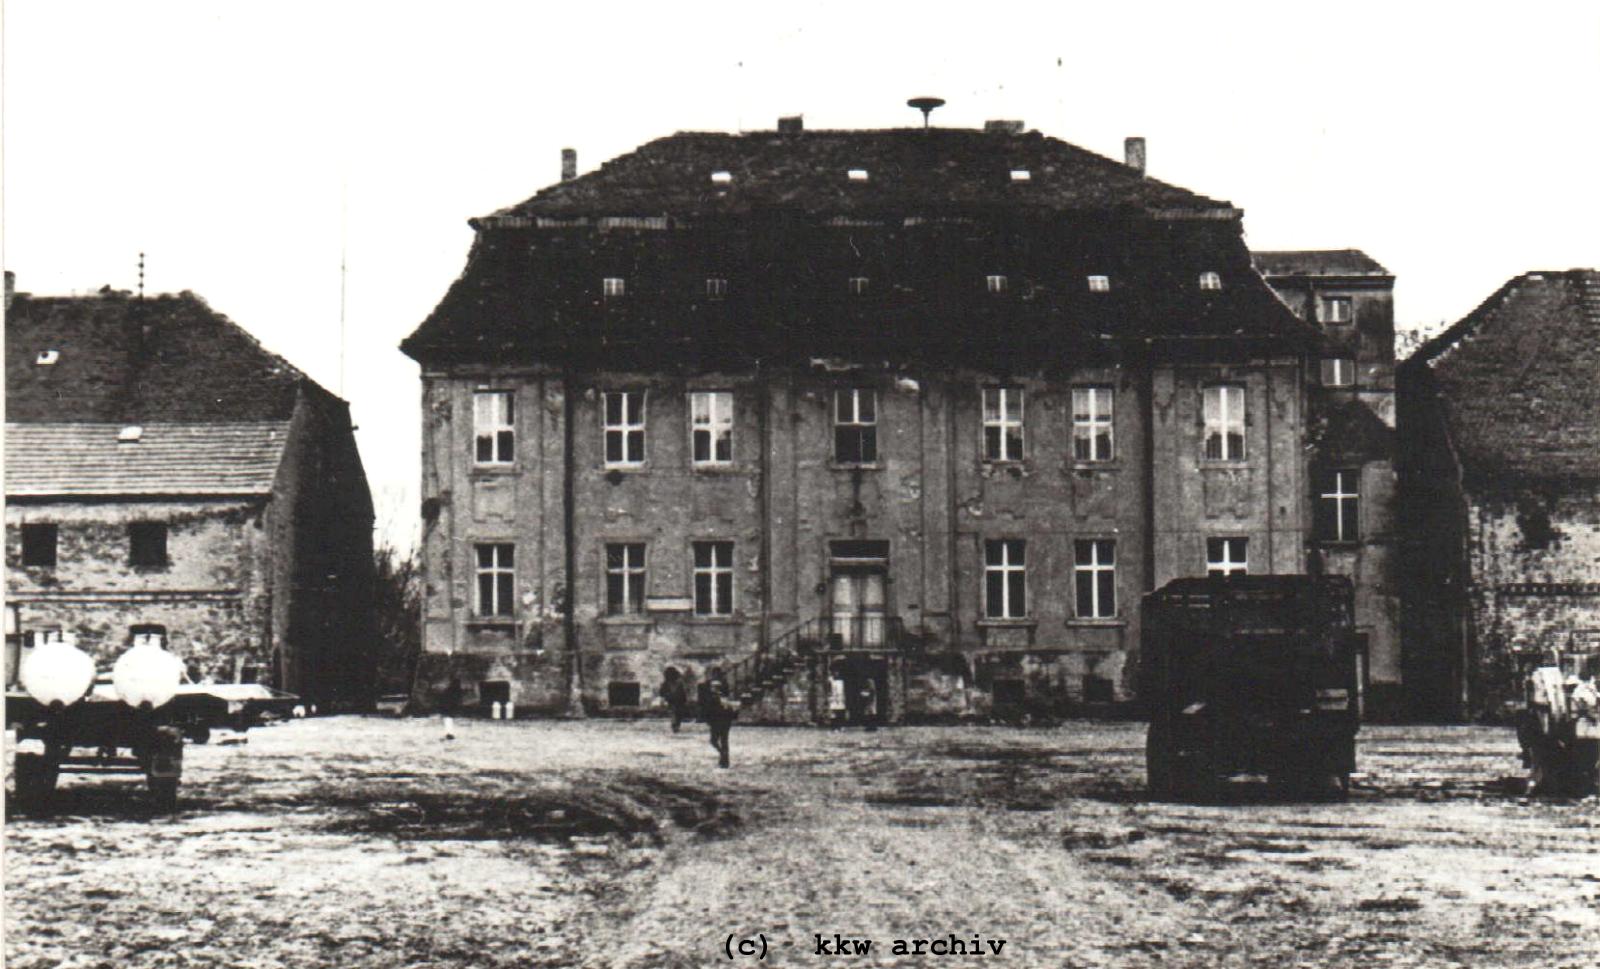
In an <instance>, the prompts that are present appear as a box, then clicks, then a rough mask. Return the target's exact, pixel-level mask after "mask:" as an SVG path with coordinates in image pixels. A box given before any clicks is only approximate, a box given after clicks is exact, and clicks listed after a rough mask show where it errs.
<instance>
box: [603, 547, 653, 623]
mask: <svg viewBox="0 0 1600 969" xmlns="http://www.w3.org/2000/svg"><path fill="white" fill-rule="evenodd" d="M643 612H644V543H643V542H627V543H618V544H610V545H607V546H606V615H608V616H637V615H640V614H642V613H643Z"/></svg>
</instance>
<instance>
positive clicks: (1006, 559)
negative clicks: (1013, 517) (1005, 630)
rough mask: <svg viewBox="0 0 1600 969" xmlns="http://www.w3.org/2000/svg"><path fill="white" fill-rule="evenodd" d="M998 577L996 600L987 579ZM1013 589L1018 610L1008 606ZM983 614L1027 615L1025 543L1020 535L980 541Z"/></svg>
mask: <svg viewBox="0 0 1600 969" xmlns="http://www.w3.org/2000/svg"><path fill="white" fill-rule="evenodd" d="M996 577H997V578H999V580H1000V582H999V586H1000V601H999V602H998V603H997V602H995V601H994V597H993V596H992V595H991V592H992V591H993V586H992V585H991V583H990V579H992V578H996ZM1013 592H1015V593H1017V594H1018V595H1019V596H1020V598H1021V599H1022V608H1021V610H1020V611H1014V610H1013V609H1012V607H1011V606H1012V599H1013V595H1012V594H1013ZM983 617H984V618H985V619H1026V618H1028V543H1027V542H1026V541H1025V540H1023V539H1020V538H999V539H985V540H984V543H983Z"/></svg>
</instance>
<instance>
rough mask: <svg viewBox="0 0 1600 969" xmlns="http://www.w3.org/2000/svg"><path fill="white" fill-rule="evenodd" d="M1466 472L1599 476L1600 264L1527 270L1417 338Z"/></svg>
mask: <svg viewBox="0 0 1600 969" xmlns="http://www.w3.org/2000/svg"><path fill="white" fill-rule="evenodd" d="M1424 363H1425V364H1427V365H1428V366H1430V367H1431V368H1432V371H1433V381H1434V384H1435V386H1436V387H1437V390H1438V393H1439V395H1440V398H1441V404H1442V409H1443V412H1444V415H1445V420H1446V422H1447V424H1448V427H1449V431H1450V437H1451V440H1452V442H1453V444H1454V447H1455V450H1456V454H1457V456H1458V458H1459V460H1460V462H1461V465H1462V470H1463V473H1464V475H1465V476H1466V477H1467V478H1468V479H1469V480H1472V481H1475V482H1480V483H1497V482H1498V483H1511V482H1514V481H1516V480H1526V479H1545V480H1559V479H1574V478H1579V479H1585V480H1600V272H1597V271H1595V270H1592V269H1573V270H1568V271H1565V272H1530V273H1525V274H1523V275H1522V276H1518V277H1517V278H1515V279H1513V280H1511V281H1510V282H1508V283H1506V284H1505V285H1504V286H1502V287H1501V288H1500V290H1499V291H1498V292H1496V293H1495V294H1494V295H1493V296H1491V297H1490V298H1489V299H1488V300H1487V301H1486V302H1484V304H1483V305H1481V306H1479V307H1478V308H1477V309H1476V310H1474V311H1473V312H1472V313H1470V314H1468V315H1467V316H1466V317H1465V318H1463V319H1462V320H1461V321H1460V322H1458V323H1456V324H1455V325H1454V326H1452V327H1450V328H1449V329H1448V330H1446V331H1445V332H1443V333H1441V334H1440V335H1439V336H1437V337H1435V338H1433V339H1432V340H1430V341H1428V342H1427V343H1425V344H1423V346H1422V347H1421V348H1419V349H1418V350H1417V352H1416V353H1415V354H1414V355H1413V356H1412V358H1411V360H1410V361H1408V364H1409V365H1412V366H1416V365H1420V364H1424Z"/></svg>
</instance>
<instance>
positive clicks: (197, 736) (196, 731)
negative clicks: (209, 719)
mask: <svg viewBox="0 0 1600 969" xmlns="http://www.w3.org/2000/svg"><path fill="white" fill-rule="evenodd" d="M188 736H189V739H190V740H192V741H194V742H195V743H197V744H208V743H210V742H211V727H210V725H209V724H204V723H200V724H195V725H194V726H192V727H190V728H189V730H188Z"/></svg>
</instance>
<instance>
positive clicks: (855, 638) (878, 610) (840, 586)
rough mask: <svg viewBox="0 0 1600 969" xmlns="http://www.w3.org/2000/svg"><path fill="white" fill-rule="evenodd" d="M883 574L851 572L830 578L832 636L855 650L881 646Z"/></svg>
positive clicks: (883, 632)
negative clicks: (831, 591)
mask: <svg viewBox="0 0 1600 969" xmlns="http://www.w3.org/2000/svg"><path fill="white" fill-rule="evenodd" d="M883 590H884V573H883V572H882V571H880V570H876V569H873V570H851V571H849V572H835V573H834V574H833V633H834V635H836V636H838V637H839V639H838V642H839V643H840V644H841V645H843V646H845V647H847V648H854V649H876V648H878V647H881V646H883V645H884V641H885V637H886V631H885V629H884V614H885V610H884V595H883Z"/></svg>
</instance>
